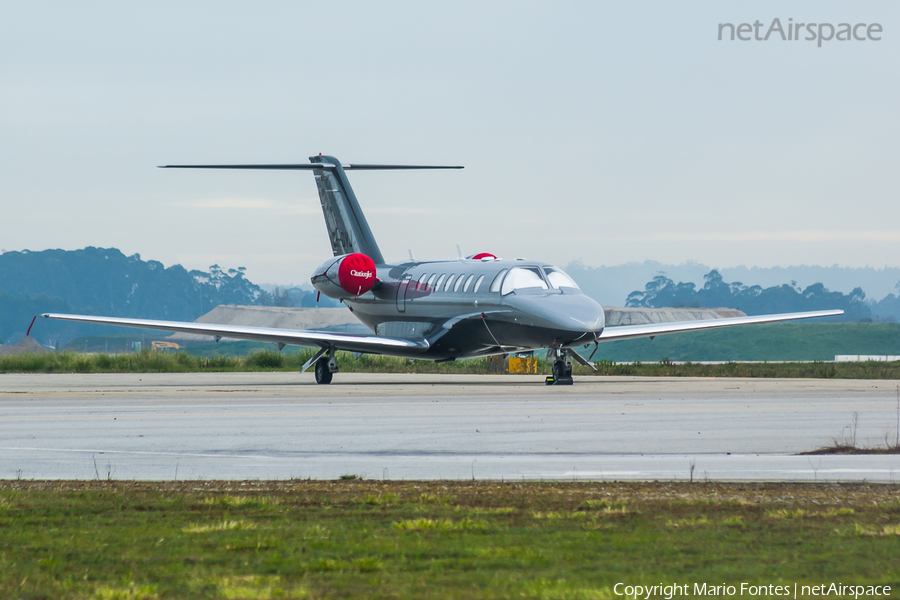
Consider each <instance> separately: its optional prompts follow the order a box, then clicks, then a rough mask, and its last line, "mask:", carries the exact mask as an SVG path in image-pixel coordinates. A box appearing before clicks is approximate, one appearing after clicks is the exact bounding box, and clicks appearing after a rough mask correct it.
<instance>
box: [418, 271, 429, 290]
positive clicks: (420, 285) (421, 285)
mask: <svg viewBox="0 0 900 600" xmlns="http://www.w3.org/2000/svg"><path fill="white" fill-rule="evenodd" d="M427 278H428V273H422V276H421V277H419V281H418V282H417V283H416V290H421V289H422V288H424V287H425V280H426V279H427Z"/></svg>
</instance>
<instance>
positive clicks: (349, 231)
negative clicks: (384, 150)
mask: <svg viewBox="0 0 900 600" xmlns="http://www.w3.org/2000/svg"><path fill="white" fill-rule="evenodd" d="M309 160H310V163H309V164H284V165H282V164H269V165H263V164H260V165H164V166H163V167H161V168H164V169H270V170H275V171H285V170H303V171H309V170H311V171H312V172H313V175H315V177H316V186H317V187H318V189H319V201H320V202H321V203H322V212H323V214H324V215H325V226H326V227H327V228H328V239H329V240H330V241H331V250H332V252H334V256H342V255H345V254H365V255H366V256H368V257H369V258H371V259H372V261H373V262H374V263H375V264H384V257H383V256H382V254H381V250H380V249H379V248H378V243H377V242H376V241H375V236H374V235H373V234H372V230H371V229H370V228H369V223H368V221H366V216H365V215H364V214H363V211H362V208H360V206H359V202H358V201H357V200H356V194H354V193H353V188H352V187H350V181H349V180H348V179H347V174H346V173H345V171H347V170H356V171H383V170H398V169H462V167H458V166H425V165H365V164H361V165H357V164H348V165H342V164H341V163H340V161H338V159H336V158H334V157H333V156H323V155H321V154H320V155H318V156H310V157H309Z"/></svg>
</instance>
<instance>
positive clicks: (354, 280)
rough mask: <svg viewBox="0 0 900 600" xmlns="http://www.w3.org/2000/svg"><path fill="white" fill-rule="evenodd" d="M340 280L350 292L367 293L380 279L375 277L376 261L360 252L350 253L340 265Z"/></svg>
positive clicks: (345, 289) (354, 293)
mask: <svg viewBox="0 0 900 600" xmlns="http://www.w3.org/2000/svg"><path fill="white" fill-rule="evenodd" d="M338 281H339V282H340V284H341V287H342V288H343V289H344V291H345V292H347V293H348V294H353V295H354V296H359V295H360V294H365V293H366V292H368V291H369V290H371V289H372V286H373V285H375V282H376V281H378V279H377V278H376V277H375V261H373V260H372V259H371V258H369V257H368V256H366V255H365V254H360V253H358V252H357V253H355V254H348V255H347V256H346V257H345V258H344V260H342V261H341V264H340V266H338Z"/></svg>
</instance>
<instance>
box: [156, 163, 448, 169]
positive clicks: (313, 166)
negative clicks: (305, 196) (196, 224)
mask: <svg viewBox="0 0 900 600" xmlns="http://www.w3.org/2000/svg"><path fill="white" fill-rule="evenodd" d="M341 166H342V167H343V169H344V170H345V171H346V170H348V169H355V170H357V171H397V170H401V169H462V168H464V167H459V166H442V165H434V166H431V165H341ZM335 167H337V165H333V164H331V163H309V164H306V163H303V164H298V165H160V167H159V168H160V169H268V170H272V171H311V170H314V169H334V168H335Z"/></svg>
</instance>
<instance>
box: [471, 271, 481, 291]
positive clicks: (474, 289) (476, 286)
mask: <svg viewBox="0 0 900 600" xmlns="http://www.w3.org/2000/svg"><path fill="white" fill-rule="evenodd" d="M482 281H484V275H481V276H479V277H478V279H477V280H476V281H475V287H473V288H472V293H473V294H474V293H476V292H478V288H480V287H481V282H482Z"/></svg>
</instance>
